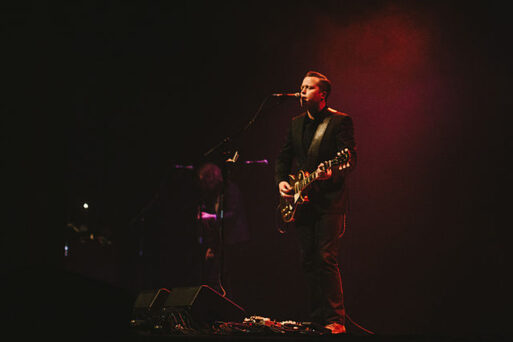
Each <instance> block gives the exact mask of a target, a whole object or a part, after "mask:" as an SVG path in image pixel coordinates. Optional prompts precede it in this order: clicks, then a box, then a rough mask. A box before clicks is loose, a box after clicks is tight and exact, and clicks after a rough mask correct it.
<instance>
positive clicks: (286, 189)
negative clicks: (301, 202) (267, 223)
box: [278, 181, 294, 198]
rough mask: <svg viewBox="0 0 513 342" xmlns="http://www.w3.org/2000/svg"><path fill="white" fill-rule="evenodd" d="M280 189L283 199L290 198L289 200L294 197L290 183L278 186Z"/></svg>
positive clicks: (282, 183)
mask: <svg viewBox="0 0 513 342" xmlns="http://www.w3.org/2000/svg"><path fill="white" fill-rule="evenodd" d="M278 189H279V190H280V196H281V197H288V198H291V197H294V196H292V195H291V192H292V190H293V189H292V187H291V186H290V184H289V183H288V182H286V181H281V182H280V184H278Z"/></svg>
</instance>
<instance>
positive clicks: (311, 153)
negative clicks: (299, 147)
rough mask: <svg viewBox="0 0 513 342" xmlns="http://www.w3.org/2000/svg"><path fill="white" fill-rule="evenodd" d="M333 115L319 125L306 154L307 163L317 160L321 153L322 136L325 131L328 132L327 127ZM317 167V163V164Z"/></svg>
mask: <svg viewBox="0 0 513 342" xmlns="http://www.w3.org/2000/svg"><path fill="white" fill-rule="evenodd" d="M331 117H332V115H328V116H326V117H325V118H324V120H322V122H321V123H320V124H319V126H317V130H316V131H315V134H314V136H313V138H312V142H311V143H310V147H309V148H308V153H307V155H306V158H307V165H310V162H311V161H315V159H316V158H317V155H318V153H319V146H320V145H321V140H322V137H323V136H324V132H326V127H328V124H329V122H330V120H331ZM315 167H317V165H315Z"/></svg>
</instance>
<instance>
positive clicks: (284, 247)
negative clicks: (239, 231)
mask: <svg viewBox="0 0 513 342" xmlns="http://www.w3.org/2000/svg"><path fill="white" fill-rule="evenodd" d="M499 3H500V2H492V3H488V4H486V5H484V4H481V5H474V4H469V3H466V2H434V3H433V2H429V3H428V2H418V1H415V2H414V1H357V2H355V1H294V2H287V1H285V2H278V1H276V2H269V1H258V2H257V1H251V2H237V1H219V2H200V1H193V2H192V1H191V2H183V3H181V2H180V3H178V2H172V3H158V4H157V3H154V4H145V5H131V4H125V3H108V4H104V3H91V2H80V3H76V4H67V5H63V6H64V7H50V6H47V5H42V4H36V5H30V6H21V5H20V6H18V7H11V8H9V9H7V10H5V11H3V15H2V22H3V23H4V25H3V26H4V30H3V32H4V35H5V37H6V40H5V42H6V45H5V46H4V48H5V57H7V61H6V62H5V65H4V66H5V75H6V78H5V80H6V85H7V88H8V90H6V91H5V93H4V96H5V99H6V100H7V101H6V106H5V113H4V114H3V115H2V116H3V124H2V126H3V127H2V129H3V131H4V134H3V144H2V145H3V146H4V156H5V166H6V167H5V170H6V171H7V173H6V176H5V177H4V180H5V183H6V184H5V189H7V190H9V191H6V198H7V200H8V202H9V203H11V204H12V208H11V207H8V209H7V211H8V214H10V215H8V217H9V218H12V219H13V220H12V221H9V220H7V219H6V224H5V227H4V229H3V238H2V240H3V241H2V243H3V247H2V250H3V252H4V254H5V256H4V257H3V259H2V260H3V261H2V262H3V265H4V266H5V267H4V269H6V270H16V269H17V268H23V267H26V266H27V265H40V267H43V269H44V267H47V266H48V265H57V266H60V265H64V266H66V267H67V269H69V270H73V271H76V272H79V273H80V274H84V275H86V276H88V277H92V278H94V279H98V280H100V281H103V282H105V283H107V284H110V285H112V286H114V287H116V288H120V289H123V290H126V291H128V292H129V293H131V294H137V293H138V291H140V290H142V289H144V288H153V287H158V286H167V287H173V286H178V285H181V284H182V283H185V282H186V281H185V280H184V279H185V278H186V277H189V276H190V275H189V274H188V273H187V272H188V271H190V268H188V266H185V265H186V262H187V260H189V259H187V258H186V257H184V256H185V255H187V253H188V252H190V248H189V246H188V244H187V243H183V241H185V240H184V239H186V238H185V237H184V233H183V232H184V231H186V230H187V229H189V228H188V226H187V224H188V223H187V222H186V221H184V220H183V215H182V216H180V214H183V213H184V212H185V211H184V210H186V209H187V205H188V204H189V203H190V202H189V199H188V198H189V197H190V192H188V187H189V184H191V182H192V180H191V174H190V173H188V172H187V171H185V170H181V169H175V168H174V167H173V165H176V164H183V165H189V164H191V163H193V162H195V161H197V160H198V159H199V158H201V156H202V154H203V153H205V152H206V151H207V150H209V149H210V148H211V147H213V146H214V145H216V144H217V143H218V142H220V141H221V140H223V139H224V138H225V137H227V136H233V137H234V139H233V141H232V144H231V145H230V146H228V147H229V148H230V149H231V150H238V151H239V153H240V156H241V160H259V159H268V160H269V161H270V165H269V166H262V165H260V166H252V167H249V166H242V165H241V166H240V167H238V168H236V169H235V170H234V172H233V179H234V180H235V181H237V183H238V184H239V186H240V188H241V190H242V193H243V196H244V204H245V206H246V210H247V216H248V221H249V225H250V231H251V241H249V242H247V243H245V244H243V245H242V247H241V248H239V249H237V250H235V251H234V252H233V253H234V258H235V264H236V266H237V267H236V272H235V273H234V277H233V278H234V279H233V292H234V298H233V299H234V300H235V302H237V303H238V304H240V305H242V306H243V307H244V308H245V309H246V310H247V312H248V315H249V314H255V315H261V316H265V317H270V318H272V319H277V320H286V319H292V320H301V319H305V318H306V317H305V313H306V309H305V302H304V300H303V299H304V290H305V288H304V286H305V285H304V282H303V279H302V276H301V272H300V266H299V263H298V261H297V258H298V250H297V245H296V241H295V238H296V237H295V234H294V231H290V232H289V233H288V234H286V235H280V234H279V233H277V231H276V228H275V224H274V208H275V205H276V201H277V194H276V188H275V185H274V182H273V166H274V163H273V161H274V158H275V157H276V155H277V152H278V149H279V147H280V146H281V143H282V141H283V138H284V134H285V131H286V129H287V125H288V123H289V121H290V119H291V118H292V116H293V115H295V114H298V113H299V112H300V108H299V105H298V103H297V101H294V100H291V101H286V102H283V103H278V102H276V101H275V100H271V101H269V102H267V104H266V106H264V108H263V110H262V112H261V115H260V116H259V117H258V119H257V121H256V122H255V123H254V125H252V126H251V128H250V129H249V130H247V131H245V132H244V133H243V134H241V135H237V134H236V133H237V132H238V131H239V130H240V129H241V128H242V127H243V126H244V125H245V124H246V123H247V122H248V121H249V120H250V119H251V117H253V115H254V114H255V112H256V111H257V109H258V107H259V105H260V104H261V103H262V101H263V100H264V99H265V98H266V97H267V96H268V95H269V94H271V93H274V92H294V91H297V89H298V88H299V85H300V83H301V81H302V78H303V75H304V74H305V73H306V72H307V71H308V70H311V69H313V70H317V71H320V72H321V73H324V74H326V75H327V76H328V77H329V78H330V79H331V80H332V82H333V85H334V89H333V92H332V94H331V97H330V99H329V104H330V106H332V107H334V108H336V109H338V110H340V111H343V112H346V113H349V114H351V115H352V117H353V120H354V124H355V137H356V140H357V148H358V159H359V164H358V167H357V169H356V170H355V171H354V173H353V174H352V175H351V177H350V179H349V184H350V191H351V195H350V197H351V205H350V206H351V208H350V215H349V217H348V227H347V230H346V233H345V235H344V238H343V239H342V240H341V255H340V264H341V270H342V279H343V282H344V291H345V301H346V308H347V311H348V314H349V315H350V317H351V318H352V319H353V320H355V321H356V322H358V323H359V324H361V325H363V326H364V327H365V328H367V329H370V330H372V331H375V332H376V333H380V334H434V333H440V334H449V335H453V334H454V335H460V334H480V335H495V334H499V335H501V334H511V324H510V320H509V318H510V316H511V314H510V308H511V304H512V303H511V302H512V301H511V299H512V296H511V282H510V281H509V280H508V274H509V273H510V272H511V264H510V262H509V259H508V255H507V249H508V247H509V245H510V240H509V236H510V235H511V234H510V232H509V231H510V228H511V224H510V222H509V215H508V214H507V213H508V209H509V208H508V204H509V203H510V201H509V197H508V195H509V194H510V192H509V188H508V186H509V177H507V176H508V171H509V170H508V169H507V167H506V165H507V160H506V159H507V157H509V153H510V146H511V143H510V127H511V119H510V115H511V98H512V96H511V95H510V94H509V91H510V89H511V87H510V80H511V62H510V59H511V54H510V52H511V51H510V50H511V41H510V32H511V23H510V22H511V20H510V19H509V18H508V15H507V12H508V11H506V7H503V6H502V5H499ZM152 199H154V201H152ZM84 202H87V203H89V204H90V209H89V210H88V212H87V213H86V212H84V210H82V209H81V205H82V203H84ZM184 208H185V209H184ZM145 209H147V210H145ZM142 212H143V213H144V215H143V216H138V215H139V214H141V213H142ZM55 217H57V219H55ZM141 217H144V218H145V221H144V222H142V221H141V220H140V218H141ZM70 222H73V223H74V224H81V223H85V224H86V225H87V227H88V229H89V231H88V232H87V234H85V235H84V236H85V240H86V241H85V242H79V238H78V236H77V235H73V234H71V232H70V229H69V227H66V224H67V223H70ZM89 233H94V234H95V236H97V237H98V236H103V237H106V239H108V241H111V244H110V245H101V244H100V243H99V242H98V240H87V236H88V234H89ZM141 238H144V239H145V240H144V241H143V242H144V245H143V246H144V254H143V256H142V257H141V256H138V253H139V250H140V246H141V245H140V243H141ZM65 240H66V241H68V242H69V244H70V256H69V257H68V258H66V260H63V257H62V254H63V245H64V241H65ZM189 261H190V260H189ZM41 265H42V266H41ZM191 272H192V271H191ZM186 274H187V275H186ZM188 279H189V278H188ZM31 280H32V281H36V282H37V281H38V280H37V279H36V278H34V277H31Z"/></svg>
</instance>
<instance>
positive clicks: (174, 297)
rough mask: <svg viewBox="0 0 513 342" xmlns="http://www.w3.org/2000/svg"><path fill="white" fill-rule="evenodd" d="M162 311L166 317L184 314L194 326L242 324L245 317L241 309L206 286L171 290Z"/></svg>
mask: <svg viewBox="0 0 513 342" xmlns="http://www.w3.org/2000/svg"><path fill="white" fill-rule="evenodd" d="M162 311H163V312H164V313H167V314H168V315H172V314H173V313H175V312H178V313H180V312H181V313H184V312H185V313H186V314H187V315H188V316H189V317H188V318H190V319H191V320H192V322H193V325H196V326H198V325H200V326H208V325H211V324H212V323H214V322H215V321H222V322H242V321H243V320H244V317H245V311H244V309H243V308H242V307H240V306H239V305H237V304H235V303H234V302H233V301H231V300H230V299H228V298H226V297H223V296H222V295H221V294H219V293H218V292H217V291H215V290H214V289H212V288H211V287H209V286H206V285H201V286H193V287H181V288H174V289H171V291H170V293H169V295H168V296H167V298H166V300H165V302H164V304H163V308H162Z"/></svg>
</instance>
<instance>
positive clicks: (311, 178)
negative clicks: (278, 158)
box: [296, 160, 336, 192]
mask: <svg viewBox="0 0 513 342" xmlns="http://www.w3.org/2000/svg"><path fill="white" fill-rule="evenodd" d="M324 164H325V168H326V169H329V168H331V167H332V166H333V165H334V164H336V163H335V162H334V161H333V160H328V161H326V162H324ZM317 178H319V173H318V172H317V170H315V171H314V172H312V173H311V174H309V175H308V176H307V177H305V178H303V179H302V180H301V181H299V182H298V188H297V190H296V192H300V191H303V190H304V189H305V188H307V187H308V186H309V185H310V184H312V183H313V182H314V181H316V180H317Z"/></svg>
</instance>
